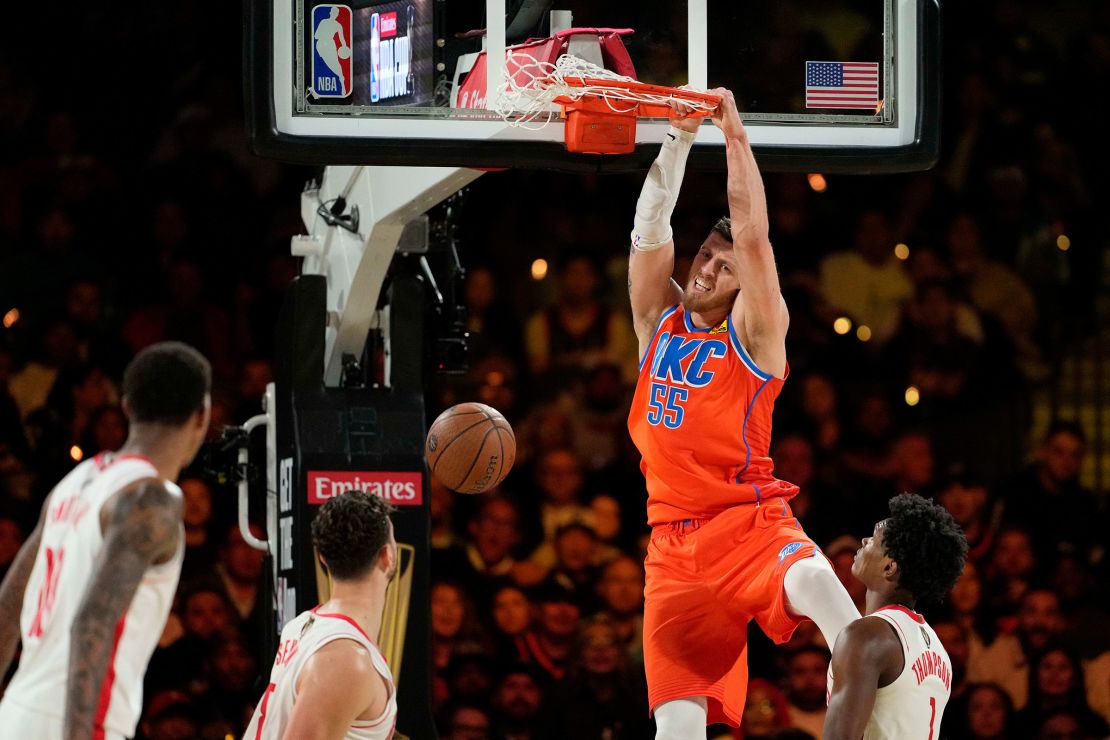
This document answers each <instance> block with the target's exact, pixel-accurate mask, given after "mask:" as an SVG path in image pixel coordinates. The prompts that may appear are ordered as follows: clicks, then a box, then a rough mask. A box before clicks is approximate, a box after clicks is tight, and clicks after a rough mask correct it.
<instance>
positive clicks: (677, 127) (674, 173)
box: [628, 103, 701, 355]
mask: <svg viewBox="0 0 1110 740" xmlns="http://www.w3.org/2000/svg"><path fill="white" fill-rule="evenodd" d="M675 105H676V113H675V115H673V116H671V128H670V130H669V131H667V134H666V135H665V136H664V138H663V146H662V147H661V148H660V150H659V156H658V157H656V158H655V162H653V163H652V165H651V169H649V170H648V175H647V179H646V180H645V181H644V187H643V189H642V190H641V191H640V198H639V200H637V201H636V218H635V221H634V223H633V229H632V250H631V252H630V253H629V256H628V297H629V300H630V301H631V303H632V322H633V324H634V326H635V329H636V338H637V339H638V340H639V343H640V354H641V355H642V354H643V353H644V351H645V350H646V349H647V346H648V345H649V344H650V343H651V336H652V333H653V332H654V331H655V325H656V324H657V323H658V322H659V316H660V315H662V313H663V312H664V311H665V310H667V308H669V307H670V306H673V305H674V304H676V303H678V302H679V301H680V300H681V299H682V289H681V288H680V287H679V286H678V284H677V283H675V281H674V280H672V279H671V274H672V273H673V272H674V239H673V234H672V232H671V214H672V213H674V207H675V203H676V202H678V191H679V189H680V188H681V187H682V175H683V174H684V173H685V172H686V158H687V156H689V154H690V147H692V146H693V145H694V139H696V138H697V131H698V126H699V125H700V123H701V119H698V118H682V117H681V114H682V111H681V110H680V109H679V107H680V104H677V103H676V104H675Z"/></svg>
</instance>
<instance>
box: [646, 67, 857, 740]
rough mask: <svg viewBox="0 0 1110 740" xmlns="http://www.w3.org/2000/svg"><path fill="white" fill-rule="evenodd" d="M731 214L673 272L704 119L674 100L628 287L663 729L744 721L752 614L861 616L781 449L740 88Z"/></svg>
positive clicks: (788, 618)
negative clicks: (676, 235) (779, 456)
mask: <svg viewBox="0 0 1110 740" xmlns="http://www.w3.org/2000/svg"><path fill="white" fill-rule="evenodd" d="M714 92H715V93H718V94H720V95H722V97H723V102H722V105H721V107H720V110H719V112H718V113H717V114H716V115H715V116H714V118H713V122H714V124H716V126H717V127H718V128H719V129H721V131H722V132H723V133H724V135H725V143H726V159H727V163H728V206H729V218H725V219H721V220H720V221H719V222H718V223H717V224H716V225H714V227H713V229H712V230H711V231H710V233H709V236H708V237H707V238H706V239H705V241H704V242H703V243H702V245H701V246H700V247H699V249H698V253H697V256H695V258H694V262H693V265H692V266H691V268H690V274H689V276H688V278H687V281H686V286H685V288H682V287H680V286H679V285H678V284H677V283H676V282H675V281H674V280H672V279H671V273H672V272H673V269H674V242H673V240H672V234H671V227H670V216H671V213H672V211H673V210H674V206H675V201H676V200H677V198H678V191H679V187H680V185H681V183H682V175H683V171H684V169H685V162H686V156H687V154H688V153H689V151H690V148H691V146H692V145H693V143H694V139H695V138H696V135H697V129H698V119H689V120H687V119H684V118H682V117H681V116H682V113H684V112H685V111H684V110H683V109H682V108H681V104H676V108H675V115H673V116H672V118H671V128H670V131H669V132H668V133H667V136H666V139H665V140H664V143H663V147H662V149H661V151H660V153H659V157H658V158H657V159H656V160H655V163H654V164H653V165H652V167H651V170H650V171H649V173H648V177H647V181H646V182H645V183H644V187H643V190H642V192H641V194H640V199H639V201H638V202H637V204H636V217H635V226H634V231H633V232H632V252H631V256H630V258H629V266H628V289H629V295H630V298H631V302H632V317H633V321H634V323H635V328H636V335H637V338H638V339H639V345H640V357H641V359H640V373H639V378H638V380H637V384H636V394H635V396H634V398H633V401H632V411H631V413H630V415H629V418H628V428H629V431H630V433H631V435H632V439H633V441H634V442H635V443H636V446H637V447H638V448H639V450H640V453H641V455H642V456H643V461H642V463H641V465H640V467H641V470H642V471H643V473H644V476H645V478H646V480H647V490H648V504H647V511H648V524H650V525H651V526H652V535H651V542H650V544H649V547H648V554H647V560H646V562H645V569H646V572H647V579H646V588H645V597H646V603H645V612H644V663H645V668H646V671H647V679H648V701H649V704H650V706H651V709H652V711H653V712H654V713H655V718H656V725H657V727H658V730H657V734H656V738H657V740H671V739H672V738H675V739H677V738H682V740H690V739H691V738H705V736H706V735H705V726H706V724H712V723H716V722H728V723H729V724H732V725H738V724H739V721H740V716H741V713H742V712H743V708H744V696H745V693H746V687H747V679H748V676H747V650H746V647H747V643H746V632H747V625H748V622H750V621H751V620H752V619H755V620H756V622H757V623H758V624H759V626H760V627H761V628H762V629H763V631H764V632H766V633H767V635H768V636H770V637H771V638H772V639H773V640H775V641H776V642H785V641H786V640H787V639H789V637H790V635H791V633H793V631H794V629H795V627H797V625H798V623H799V622H800V621H801V620H802V619H804V618H806V617H808V618H810V619H812V620H813V621H815V622H816V623H817V626H818V627H819V628H820V630H821V632H822V634H823V635H824V637H825V641H826V642H827V643H828V644H829V645H833V644H834V643H835V641H836V637H837V635H838V634H839V633H840V630H841V629H843V628H844V627H845V626H846V625H847V624H849V623H850V622H852V621H853V620H855V619H858V618H859V611H858V610H857V609H856V607H855V606H854V605H853V603H852V600H851V599H850V598H849V596H848V594H847V592H845V590H844V587H843V586H841V585H840V582H839V581H838V580H837V578H836V575H835V574H834V573H833V570H832V567H831V566H830V565H829V563H828V560H827V559H826V558H825V557H824V556H823V555H822V554H821V553H820V551H819V550H818V548H817V546H816V545H815V544H814V543H813V541H812V540H810V539H809V537H807V536H806V534H805V532H803V531H802V529H801V527H800V525H799V524H798V521H797V519H795V518H794V515H793V514H792V513H791V511H790V505H789V504H788V503H787V502H788V501H789V500H790V498H792V497H793V496H794V495H795V494H796V493H797V491H798V489H797V487H796V486H794V485H793V484H791V483H788V482H786V481H781V480H777V479H776V478H775V477H774V475H773V471H774V465H773V463H772V462H771V459H770V457H769V452H768V451H769V448H770V444H771V412H772V409H773V407H774V402H775V398H776V397H777V396H778V394H779V391H780V390H781V389H782V384H783V381H784V380H785V378H786V375H787V363H786V330H787V325H788V323H789V315H788V313H787V310H786V304H785V302H784V301H783V298H782V294H781V292H780V290H779V280H778V273H777V272H776V270H775V258H774V254H773V253H772V250H771V243H770V241H769V239H768V222H767V202H766V199H765V197H764V193H763V182H762V180H761V178H760V174H759V169H758V168H757V167H756V163H755V157H754V156H753V154H752V150H751V146H750V144H749V142H748V134H747V132H746V131H745V129H744V126H743V124H742V123H741V122H740V115H739V113H738V112H737V109H736V103H735V100H734V99H733V97H732V93H730V92H729V91H728V90H724V89H718V90H715V91H714Z"/></svg>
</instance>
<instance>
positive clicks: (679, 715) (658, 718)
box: [654, 696, 708, 740]
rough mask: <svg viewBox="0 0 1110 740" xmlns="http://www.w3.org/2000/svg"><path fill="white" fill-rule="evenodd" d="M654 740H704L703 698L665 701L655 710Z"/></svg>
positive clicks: (705, 716) (704, 717)
mask: <svg viewBox="0 0 1110 740" xmlns="http://www.w3.org/2000/svg"><path fill="white" fill-rule="evenodd" d="M654 714H655V740H705V738H706V736H705V721H706V718H707V716H708V709H707V708H706V701H705V697H704V696H688V697H686V698H685V699H672V700H670V701H665V702H663V703H662V704H660V705H659V706H657V707H656V708H655V712H654Z"/></svg>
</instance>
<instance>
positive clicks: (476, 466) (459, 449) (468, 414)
mask: <svg viewBox="0 0 1110 740" xmlns="http://www.w3.org/2000/svg"><path fill="white" fill-rule="evenodd" d="M424 458H425V459H426V460H427V461H428V469H429V470H430V471H431V473H432V475H433V476H435V478H436V480H438V481H439V482H440V483H442V484H443V485H445V486H447V487H448V488H450V489H452V490H454V491H458V492H459V493H483V492H485V491H488V490H489V489H491V488H493V487H494V486H496V485H497V484H498V483H500V482H501V481H502V480H504V478H505V476H506V475H508V474H509V471H510V470H512V467H513V461H514V460H516V436H515V435H514V434H513V428H512V427H511V426H510V425H509V422H508V421H506V420H505V417H504V416H502V415H501V412H499V411H498V410H497V409H495V408H491V407H490V406H486V405H485V404H483V403H460V404H457V405H455V406H452V407H451V408H449V409H447V410H446V411H444V412H443V413H442V414H440V415H439V417H438V418H437V419H436V420H435V421H434V422H432V426H431V428H430V429H429V430H428V438H427V439H426V440H425V442H424Z"/></svg>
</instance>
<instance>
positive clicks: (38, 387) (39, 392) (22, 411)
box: [8, 319, 77, 419]
mask: <svg viewBox="0 0 1110 740" xmlns="http://www.w3.org/2000/svg"><path fill="white" fill-rule="evenodd" d="M75 361H77V332H76V331H74V329H73V326H72V325H71V324H70V323H69V322H68V321H65V320H61V319H59V320H55V321H53V322H51V323H49V324H47V326H46V328H45V329H44V330H43V331H42V334H41V335H40V338H39V347H38V351H37V352H36V354H35V356H34V357H32V358H31V359H30V360H29V361H28V362H26V363H25V364H24V365H23V367H22V368H21V369H19V370H17V371H16V372H14V373H13V374H12V376H11V379H10V380H9V381H8V393H10V394H11V397H12V400H13V401H15V405H16V408H18V409H19V416H20V418H21V419H26V418H27V417H28V416H30V415H31V412H32V411H35V410H36V409H38V408H40V407H42V405H43V404H45V403H46V397H47V396H48V395H49V394H50V390H51V388H53V387H54V381H55V380H56V379H57V377H58V373H59V372H60V371H61V369H62V368H63V367H65V366H67V365H70V364H72V363H74V362H75Z"/></svg>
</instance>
